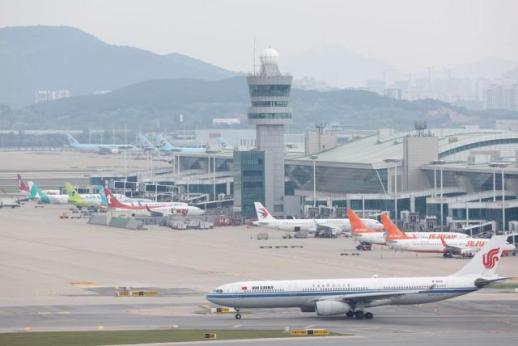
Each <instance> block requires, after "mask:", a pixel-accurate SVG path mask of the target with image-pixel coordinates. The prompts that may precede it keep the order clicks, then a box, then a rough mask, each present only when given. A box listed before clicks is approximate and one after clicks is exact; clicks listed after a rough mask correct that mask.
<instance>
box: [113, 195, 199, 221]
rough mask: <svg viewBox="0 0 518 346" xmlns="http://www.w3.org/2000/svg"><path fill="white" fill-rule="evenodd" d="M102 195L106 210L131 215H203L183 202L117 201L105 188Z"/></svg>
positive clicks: (196, 208) (197, 209)
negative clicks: (106, 206)
mask: <svg viewBox="0 0 518 346" xmlns="http://www.w3.org/2000/svg"><path fill="white" fill-rule="evenodd" d="M104 194H105V195H106V198H107V200H108V208H110V209H112V210H116V211H125V212H129V213H131V214H132V215H149V214H160V215H177V216H199V215H203V214H205V211H204V210H202V209H200V208H198V207H193V206H190V205H188V204H187V203H183V202H153V201H149V202H143V201H135V200H130V201H129V203H123V202H121V201H119V199H118V198H117V197H115V196H114V195H113V193H112V192H111V190H110V189H108V188H105V189H104Z"/></svg>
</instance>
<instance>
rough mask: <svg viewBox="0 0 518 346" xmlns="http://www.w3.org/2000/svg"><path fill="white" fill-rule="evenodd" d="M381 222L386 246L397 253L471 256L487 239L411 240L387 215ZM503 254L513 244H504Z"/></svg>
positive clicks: (510, 249) (382, 217)
mask: <svg viewBox="0 0 518 346" xmlns="http://www.w3.org/2000/svg"><path fill="white" fill-rule="evenodd" d="M381 221H382V222H383V224H384V225H385V228H386V229H387V233H388V234H387V237H386V239H387V245H388V246H389V247H390V248H392V249H394V250H399V251H412V252H428V253H442V254H445V255H446V257H447V256H449V253H451V252H455V253H458V254H459V255H463V254H464V256H465V257H466V256H470V257H471V256H473V255H474V254H475V253H476V252H477V251H478V250H479V249H480V248H481V247H483V246H484V245H485V244H486V243H487V242H488V241H489V239H473V238H466V237H465V238H453V239H451V238H450V239H448V242H447V243H446V239H445V238H444V237H440V238H439V239H437V238H432V239H429V238H424V239H419V238H417V239H416V238H411V237H409V236H408V235H407V234H406V233H405V232H403V231H401V230H400V229H399V228H398V227H397V226H396V225H394V224H393V223H392V221H391V220H390V218H389V217H388V215H386V214H382V215H381ZM502 249H503V251H504V252H509V251H513V250H515V249H516V247H515V246H514V245H513V244H509V243H507V242H505V244H504V245H503V246H502Z"/></svg>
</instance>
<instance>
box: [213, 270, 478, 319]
mask: <svg viewBox="0 0 518 346" xmlns="http://www.w3.org/2000/svg"><path fill="white" fill-rule="evenodd" d="M476 279H477V277H453V276H438V277H416V278H404V277H403V278H378V277H375V278H365V279H326V280H283V281H245V282H236V283H231V284H227V285H223V286H220V287H218V288H216V289H215V290H214V291H213V292H211V293H209V294H208V295H207V299H208V300H209V301H211V302H212V303H215V304H218V305H223V306H229V307H234V308H288V307H298V308H301V309H303V310H305V311H308V312H309V311H314V308H315V306H316V302H317V301H322V300H336V301H341V300H342V299H345V300H346V299H347V296H348V295H357V294H378V293H379V294H382V293H390V292H392V291H403V292H404V291H408V293H403V294H400V295H397V296H394V297H390V298H381V299H375V300H372V301H370V302H369V303H366V304H364V305H362V306H356V307H355V308H364V307H372V306H381V305H404V304H423V303H431V302H437V301H440V300H444V299H448V298H453V297H456V296H460V295H463V294H467V293H470V292H473V291H476V290H477V289H478V288H477V286H475V280H476Z"/></svg>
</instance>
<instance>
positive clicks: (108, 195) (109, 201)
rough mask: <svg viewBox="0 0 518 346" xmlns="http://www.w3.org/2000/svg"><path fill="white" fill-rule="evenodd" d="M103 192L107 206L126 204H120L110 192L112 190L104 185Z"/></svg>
mask: <svg viewBox="0 0 518 346" xmlns="http://www.w3.org/2000/svg"><path fill="white" fill-rule="evenodd" d="M104 194H105V195H106V201H107V204H108V208H124V207H126V205H124V204H122V203H121V202H120V201H119V200H118V199H117V197H115V196H114V195H113V193H112V191H111V190H110V189H109V188H107V187H105V188H104Z"/></svg>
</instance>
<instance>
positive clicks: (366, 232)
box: [347, 208, 468, 245]
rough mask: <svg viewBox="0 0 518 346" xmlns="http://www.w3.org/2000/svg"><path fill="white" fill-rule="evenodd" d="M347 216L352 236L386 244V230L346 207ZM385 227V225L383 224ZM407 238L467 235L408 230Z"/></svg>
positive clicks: (453, 237)
mask: <svg viewBox="0 0 518 346" xmlns="http://www.w3.org/2000/svg"><path fill="white" fill-rule="evenodd" d="M383 215H385V214H382V215H381V220H382V221H383V220H384V219H385V218H384V216H383ZM347 217H348V218H349V220H350V221H351V225H352V235H353V237H354V238H355V239H356V240H358V241H360V242H362V243H369V244H376V245H387V241H386V236H387V233H386V232H379V231H377V230H375V229H372V228H370V227H369V226H368V225H366V224H364V223H363V222H362V221H363V220H362V219H360V218H359V217H358V215H356V213H355V212H354V211H353V210H352V209H350V208H349V209H347ZM383 226H384V227H385V229H386V228H387V225H386V224H384V225H383ZM406 234H407V236H408V237H409V238H412V239H440V238H444V239H460V238H467V237H468V236H467V235H466V234H464V233H458V232H408V233H406Z"/></svg>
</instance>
